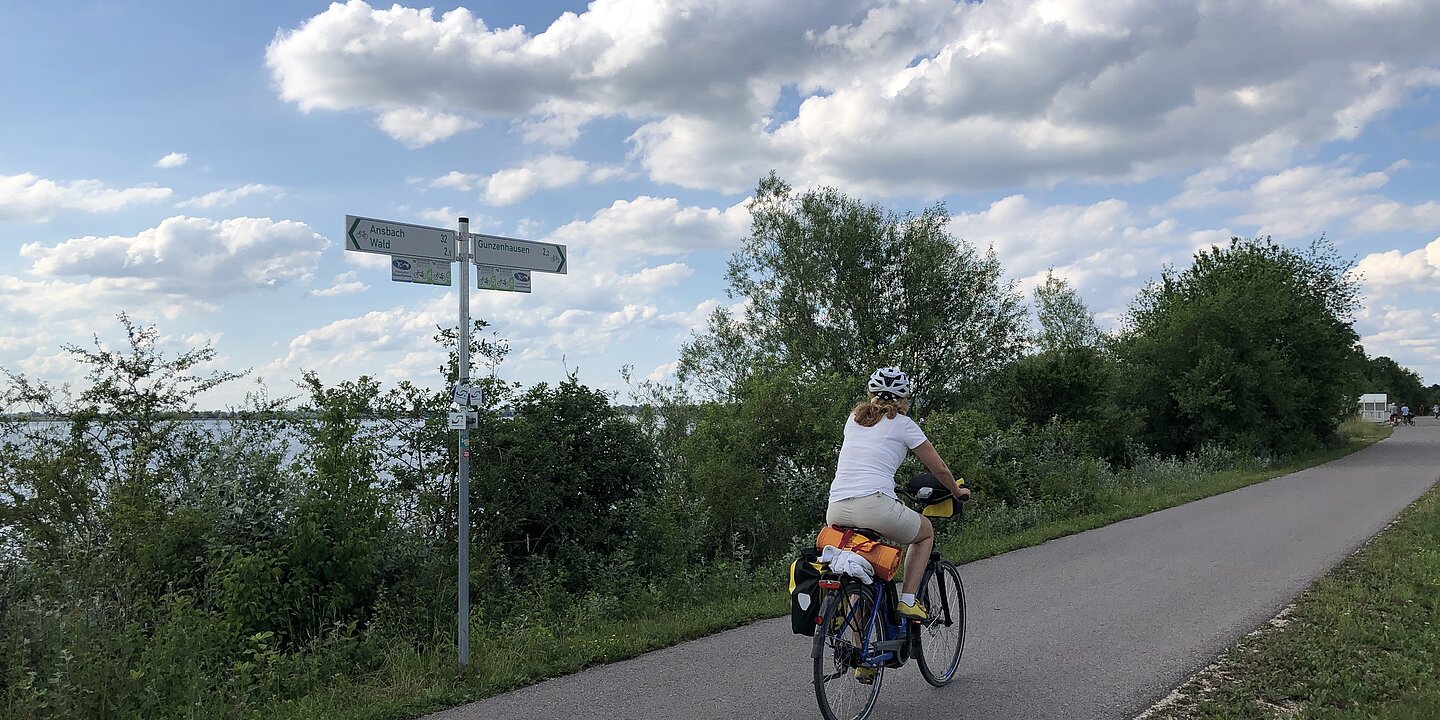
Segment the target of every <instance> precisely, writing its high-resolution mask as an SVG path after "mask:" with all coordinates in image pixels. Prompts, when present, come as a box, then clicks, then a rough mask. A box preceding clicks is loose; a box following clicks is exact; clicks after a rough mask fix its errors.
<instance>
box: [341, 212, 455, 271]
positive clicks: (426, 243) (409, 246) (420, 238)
mask: <svg viewBox="0 0 1440 720" xmlns="http://www.w3.org/2000/svg"><path fill="white" fill-rule="evenodd" d="M345 249H346V250H353V251H357V252H369V253H380V254H382V255H404V256H406V257H417V258H430V259H432V260H446V261H453V260H455V231H454V230H446V229H445V228H435V227H426V226H424V225H411V224H409V223H400V222H391V221H389V220H374V219H371V218H363V217H356V216H354V215H346V216H345ZM447 284H448V283H447Z"/></svg>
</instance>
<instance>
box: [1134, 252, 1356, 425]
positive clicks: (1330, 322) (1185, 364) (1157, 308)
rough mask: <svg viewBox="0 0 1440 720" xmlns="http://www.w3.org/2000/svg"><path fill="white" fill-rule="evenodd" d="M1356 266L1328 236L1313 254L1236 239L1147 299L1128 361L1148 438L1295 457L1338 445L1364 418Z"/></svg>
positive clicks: (1169, 274)
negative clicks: (1345, 430)
mask: <svg viewBox="0 0 1440 720" xmlns="http://www.w3.org/2000/svg"><path fill="white" fill-rule="evenodd" d="M1351 267H1352V263H1350V262H1347V261H1343V260H1341V259H1340V258H1339V257H1338V256H1337V254H1336V251H1335V249H1334V246H1333V245H1331V244H1330V243H1329V242H1328V241H1326V240H1325V239H1324V238H1323V237H1322V238H1320V239H1319V240H1317V241H1315V242H1314V243H1312V244H1311V245H1310V246H1309V247H1308V248H1306V249H1304V250H1296V249H1291V248H1287V247H1282V246H1280V245H1278V244H1276V243H1275V242H1273V241H1272V240H1271V239H1270V238H1268V237H1267V238H1263V239H1255V240H1241V239H1240V238H1232V239H1231V242H1230V245H1229V246H1228V247H1224V248H1218V247H1217V248H1212V249H1210V250H1206V251H1202V252H1199V253H1197V254H1196V255H1195V261H1194V264H1192V265H1191V266H1190V267H1189V268H1187V269H1186V270H1184V271H1182V272H1175V271H1173V270H1167V271H1166V272H1165V273H1164V274H1163V275H1162V277H1161V279H1160V281H1159V282H1156V283H1152V284H1151V285H1149V286H1147V287H1146V288H1145V289H1144V290H1142V291H1141V293H1140V295H1139V297H1138V298H1137V299H1136V300H1135V302H1134V303H1133V304H1132V306H1131V308H1130V312H1129V315H1128V318H1127V328H1126V330H1125V332H1124V334H1123V337H1122V340H1121V343H1120V354H1121V358H1122V362H1123V368H1122V376H1123V377H1125V378H1126V379H1127V380H1128V382H1129V384H1130V391H1131V403H1132V404H1133V406H1134V407H1135V408H1137V409H1138V410H1140V411H1141V412H1142V416H1143V417H1144V419H1145V422H1146V429H1145V433H1144V438H1145V440H1146V441H1147V442H1148V443H1149V444H1150V445H1151V446H1152V447H1154V448H1155V449H1157V450H1160V451H1163V452H1168V453H1182V452H1186V451H1189V450H1191V449H1193V448H1195V447H1197V446H1199V445H1201V444H1204V443H1207V442H1218V443H1228V444H1231V445H1235V446H1239V447H1242V448H1245V449H1252V450H1271V451H1277V452H1289V451H1292V450H1297V449H1300V448H1304V447H1308V446H1314V445H1316V444H1318V443H1321V442H1324V441H1325V440H1328V439H1329V438H1330V437H1331V436H1333V434H1334V432H1335V428H1336V426H1337V425H1338V423H1339V422H1340V420H1341V419H1342V418H1344V417H1348V416H1349V415H1351V414H1353V413H1354V411H1355V405H1354V403H1355V397H1354V396H1353V390H1354V371H1355V368H1356V364H1357V362H1358V361H1359V359H1360V351H1359V349H1358V345H1357V342H1358V336H1357V335H1356V333H1355V330H1354V328H1353V325H1354V320H1353V313H1354V311H1355V309H1356V308H1357V307H1358V303H1359V301H1358V297H1359V288H1358V284H1357V280H1356V279H1355V278H1354V276H1353V275H1351V274H1350V272H1349V271H1350V269H1351Z"/></svg>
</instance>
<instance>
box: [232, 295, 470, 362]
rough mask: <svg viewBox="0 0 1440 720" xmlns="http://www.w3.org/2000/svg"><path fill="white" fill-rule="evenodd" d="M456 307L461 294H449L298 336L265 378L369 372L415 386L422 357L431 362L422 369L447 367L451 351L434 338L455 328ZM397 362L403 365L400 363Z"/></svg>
mask: <svg viewBox="0 0 1440 720" xmlns="http://www.w3.org/2000/svg"><path fill="white" fill-rule="evenodd" d="M456 302H457V300H456V296H455V293H454V292H449V293H446V294H445V295H444V296H443V297H441V298H436V299H433V300H431V301H428V302H425V303H423V305H422V306H421V307H418V308H406V307H397V308H392V309H389V310H376V311H373V312H369V313H366V314H364V315H361V316H359V317H353V318H345V319H341V320H336V321H334V322H331V323H327V324H325V325H323V326H321V327H318V328H314V329H312V330H308V331H306V332H304V333H301V334H300V335H298V336H296V337H295V338H294V339H292V340H291V341H290V343H289V345H288V348H287V351H286V353H285V355H284V356H283V357H280V358H278V359H276V360H275V361H273V362H271V363H270V364H268V365H266V366H265V367H264V368H262V369H261V371H260V373H261V375H263V376H266V377H277V376H278V377H287V378H288V377H296V376H298V374H299V371H300V370H313V371H316V372H318V373H321V374H322V376H323V375H327V374H328V375H338V376H341V377H354V376H355V375H356V374H358V372H365V373H366V374H369V375H371V376H374V377H378V378H380V379H381V380H386V381H396V380H414V379H415V378H416V375H415V374H414V371H415V370H416V369H417V362H416V360H417V356H418V357H419V358H426V359H427V360H428V361H426V362H422V363H419V365H418V367H423V366H425V365H428V366H429V367H430V368H438V367H440V366H441V365H442V364H444V362H445V351H444V349H443V348H441V347H440V346H439V345H438V344H436V343H435V342H434V341H433V340H432V338H431V336H433V335H434V334H435V327H436V326H437V325H441V326H446V327H453V326H454V325H455V321H456V318H455V304H456ZM416 348H424V349H427V350H429V352H425V351H420V350H416ZM417 354H418V355H417ZM394 358H399V359H400V360H401V361H400V362H394V361H392V359H394ZM361 368H364V370H360V369H361Z"/></svg>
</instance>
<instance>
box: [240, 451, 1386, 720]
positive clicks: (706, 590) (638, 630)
mask: <svg viewBox="0 0 1440 720" xmlns="http://www.w3.org/2000/svg"><path fill="white" fill-rule="evenodd" d="M1342 430H1343V432H1344V434H1345V435H1346V437H1347V439H1348V440H1347V442H1346V443H1345V444H1343V445H1340V446H1337V447H1334V448H1329V449H1326V450H1320V451H1315V452H1312V453H1307V454H1304V455H1299V456H1296V457H1293V458H1289V459H1287V460H1286V461H1285V462H1284V463H1282V464H1279V465H1276V466H1273V467H1269V468H1266V469H1263V470H1243V471H1229V472H1221V473H1214V474H1210V475H1205V476H1203V477H1200V478H1198V479H1197V480H1195V481H1194V482H1188V481H1187V482H1183V483H1179V484H1176V483H1158V484H1145V485H1140V486H1125V487H1118V488H1116V489H1114V490H1113V491H1112V492H1110V493H1109V494H1108V495H1107V497H1106V499H1105V502H1103V503H1102V504H1101V506H1100V509H1098V510H1095V511H1093V512H1089V513H1085V514H1082V515H1077V516H1073V517H1065V518H1058V519H1053V520H1049V521H1046V522H1041V523H1040V524H1037V525H1034V526H1032V527H1029V528H1026V529H1024V530H1020V531H1018V532H1015V531H1006V530H1003V529H995V528H988V527H985V526H983V525H981V524H976V525H974V526H965V525H964V524H963V523H962V525H961V526H960V527H959V532H948V533H945V534H943V535H942V542H943V543H944V545H943V547H944V551H945V553H946V555H947V556H949V557H951V558H953V559H955V560H956V561H957V562H970V561H973V560H978V559H981V558H986V557H990V556H993V555H998V554H1000V553H1004V552H1009V551H1011V550H1016V549H1019V548H1024V547H1029V546H1032V545H1038V544H1040V543H1042V542H1045V541H1047V540H1052V539H1055V538H1059V537H1063V536H1066V535H1072V534H1075V533H1078V532H1083V531H1085V530H1090V529H1093V528H1097V527H1101V526H1104V525H1108V524H1110V523H1114V522H1118V521H1120V520H1125V519H1128V518H1132V517H1138V516H1140V515H1145V514H1147V513H1151V512H1155V511H1157V510H1162V509H1165V508H1168V507H1174V506H1176V505H1182V504H1184V503H1187V502H1190V501H1192V500H1198V499H1200V498H1204V497H1209V496H1211V495H1218V494H1220V493H1224V492H1229V491H1231V490H1235V489H1238V488H1241V487H1245V486H1247V485H1253V484H1255V483H1258V482H1263V481H1265V480H1269V479H1271V478H1274V477H1278V476H1280V475H1285V474H1288V473H1292V472H1295V471H1298V470H1303V469H1305V468H1308V467H1313V466H1315V465H1320V464H1323V463H1326V462H1329V461H1331V460H1334V459H1337V458H1340V457H1343V456H1345V455H1348V454H1350V453H1353V452H1355V451H1357V450H1360V449H1362V448H1364V447H1366V446H1368V445H1371V444H1373V443H1375V442H1376V441H1378V440H1381V439H1383V438H1386V437H1389V435H1390V428H1389V427H1386V426H1382V425H1378V424H1372V423H1348V424H1347V425H1346V426H1345V427H1344V428H1342ZM784 586H785V581H784V571H783V567H782V566H781V565H779V564H776V565H774V566H771V567H762V568H760V569H758V570H753V571H749V572H736V573H732V574H729V575H724V576H717V575H715V574H709V575H707V577H705V578H704V579H703V581H702V582H701V583H699V584H692V585H689V586H686V587H685V588H683V589H679V590H677V589H675V588H669V589H657V590H655V591H652V592H649V593H644V594H641V595H637V596H632V597H630V598H627V599H626V600H625V601H624V603H623V604H622V605H621V606H620V607H619V608H613V607H612V608H608V609H607V610H606V611H605V612H604V613H597V614H595V615H593V616H587V617H576V618H573V619H572V620H571V621H570V622H568V623H563V624H559V625H556V624H548V625H536V626H522V627H517V628H513V629H510V630H507V631H506V632H503V633H500V634H498V635H497V634H495V633H494V631H493V630H491V631H483V632H482V629H481V628H476V629H475V630H473V631H472V632H471V665H470V667H469V668H468V669H467V670H465V671H463V672H461V671H458V670H457V668H456V665H455V650H454V648H453V647H439V648H432V649H427V650H425V651H416V650H413V649H411V648H409V647H407V646H391V647H387V648H386V650H385V654H386V661H385V663H384V665H383V668H382V669H381V670H380V671H378V672H376V673H373V674H371V675H370V676H368V677H362V678H358V679H350V678H344V677H341V676H336V677H335V679H334V682H333V683H332V684H330V685H329V686H328V687H327V688H326V690H325V691H323V692H319V693H311V694H309V695H307V696H305V697H303V698H300V699H298V700H283V701H277V702H276V703H275V704H273V705H270V706H267V707H264V708H259V709H258V710H260V712H259V714H258V715H255V716H258V717H267V718H294V719H299V718H334V717H345V718H361V719H369V720H403V719H407V718H414V717H418V716H420V715H423V714H425V713H427V712H434V711H437V710H442V709H445V708H448V707H454V706H456V705H460V704H463V703H466V702H471V701H474V700H479V699H483V698H486V697H491V696H493V695H497V694H499V693H502V692H506V691H509V690H514V689H516V688H520V687H524V686H526V685H530V684H533V683H536V682H539V681H541V680H544V679H546V678H550V677H556V676H559V675H566V674H569V673H573V672H576V671H579V670H582V669H584V668H586V667H590V666H593V665H599V664H604V663H608V662H615V661H617V660H623V659H626V658H630V657H634V656H636V655H640V654H642V653H645V652H649V651H651V650H655V649H658V648H662V647H667V646H670V645H674V644H676V643H679V642H683V641H685V640H690V639H694V638H698V637H702V636H705V635H709V634H713V633H716V632H720V631H723V630H728V629H730V628H734V627H737V626H740V625H743V624H746V623H748V622H752V621H755V620H760V619H764V618H772V617H778V616H781V615H783V614H785V613H786V612H787V602H788V601H787V599H786V597H785V593H784ZM677 594H678V595H677ZM677 606H683V607H685V609H686V611H685V612H683V613H677V612H673V608H675V607H677Z"/></svg>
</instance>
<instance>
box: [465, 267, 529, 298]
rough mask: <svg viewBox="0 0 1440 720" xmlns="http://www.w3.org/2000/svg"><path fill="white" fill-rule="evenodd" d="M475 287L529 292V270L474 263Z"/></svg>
mask: <svg viewBox="0 0 1440 720" xmlns="http://www.w3.org/2000/svg"><path fill="white" fill-rule="evenodd" d="M475 287H477V288H480V289H481V290H501V291H504V292H522V293H528V292H530V271H529V270H515V269H514V268H498V267H487V266H485V265H476V266H475Z"/></svg>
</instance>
